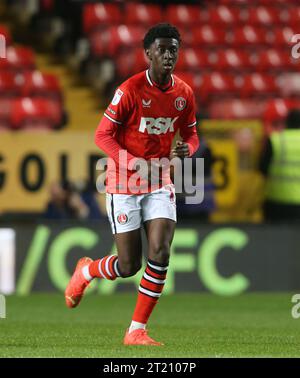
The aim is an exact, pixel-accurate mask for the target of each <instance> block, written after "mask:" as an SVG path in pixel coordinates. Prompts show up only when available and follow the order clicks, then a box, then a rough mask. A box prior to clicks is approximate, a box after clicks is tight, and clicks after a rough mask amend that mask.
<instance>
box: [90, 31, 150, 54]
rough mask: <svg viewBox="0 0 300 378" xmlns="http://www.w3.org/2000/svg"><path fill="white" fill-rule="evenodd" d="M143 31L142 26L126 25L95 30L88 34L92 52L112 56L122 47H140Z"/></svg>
mask: <svg viewBox="0 0 300 378" xmlns="http://www.w3.org/2000/svg"><path fill="white" fill-rule="evenodd" d="M144 32H145V30H144V28H143V27H139V26H126V25H119V26H112V27H109V28H107V29H105V30H103V31H95V32H94V33H92V34H91V36H90V43H91V51H92V54H93V55H94V56H99V57H101V56H105V55H109V56H113V55H116V54H119V53H120V49H121V48H122V47H127V48H134V47H140V48H141V44H142V40H143V37H144Z"/></svg>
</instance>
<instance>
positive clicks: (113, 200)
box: [106, 193, 142, 234]
mask: <svg viewBox="0 0 300 378" xmlns="http://www.w3.org/2000/svg"><path fill="white" fill-rule="evenodd" d="M106 210H107V216H108V220H109V222H110V225H111V230H112V233H113V234H120V233H123V232H129V231H134V230H137V229H139V228H140V227H141V226H142V210H141V205H140V201H139V198H138V196H135V195H130V194H111V193H106Z"/></svg>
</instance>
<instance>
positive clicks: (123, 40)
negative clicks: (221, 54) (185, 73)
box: [89, 25, 297, 57]
mask: <svg viewBox="0 0 300 378" xmlns="http://www.w3.org/2000/svg"><path fill="white" fill-rule="evenodd" d="M145 32H146V29H145V27H141V26H128V25H119V26H110V27H105V28H103V29H102V30H97V31H94V32H93V33H91V34H90V35H89V42H90V46H91V53H92V55H93V56H95V57H102V56H107V55H109V56H112V57H113V56H115V55H118V54H119V53H120V50H122V49H128V48H134V47H139V48H141V44H142V40H143V37H144V35H145ZM181 33H182V35H183V36H184V43H183V47H193V48H207V49H210V50H214V49H218V48H224V47H227V48H228V47H231V48H235V49H245V50H252V51H253V50H254V48H255V50H256V51H257V50H264V49H265V48H271V47H273V46H274V45H276V47H278V48H285V49H286V48H287V47H289V46H291V40H292V36H293V35H294V34H297V33H296V29H292V28H289V27H286V28H271V29H268V28H256V27H253V26H251V25H244V26H241V27H238V28H235V29H226V30H225V29H224V30H223V29H220V28H218V27H216V26H212V25H202V26H200V27H197V28H194V29H189V30H187V29H186V30H182V31H181Z"/></svg>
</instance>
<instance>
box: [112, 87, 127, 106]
mask: <svg viewBox="0 0 300 378" xmlns="http://www.w3.org/2000/svg"><path fill="white" fill-rule="evenodd" d="M123 94H124V93H123V92H122V91H121V89H117V90H116V92H115V95H114V98H113V99H112V102H111V104H112V105H118V103H119V102H120V100H121V97H122V96H123Z"/></svg>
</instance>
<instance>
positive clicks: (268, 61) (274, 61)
mask: <svg viewBox="0 0 300 378" xmlns="http://www.w3.org/2000/svg"><path fill="white" fill-rule="evenodd" d="M257 57H258V68H259V69H260V70H261V71H269V70H293V69H294V68H295V66H296V65H294V63H293V61H292V57H291V54H290V52H288V51H280V50H278V49H268V50H265V51H262V52H260V53H259V54H258V55H257ZM298 67H299V64H298Z"/></svg>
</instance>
